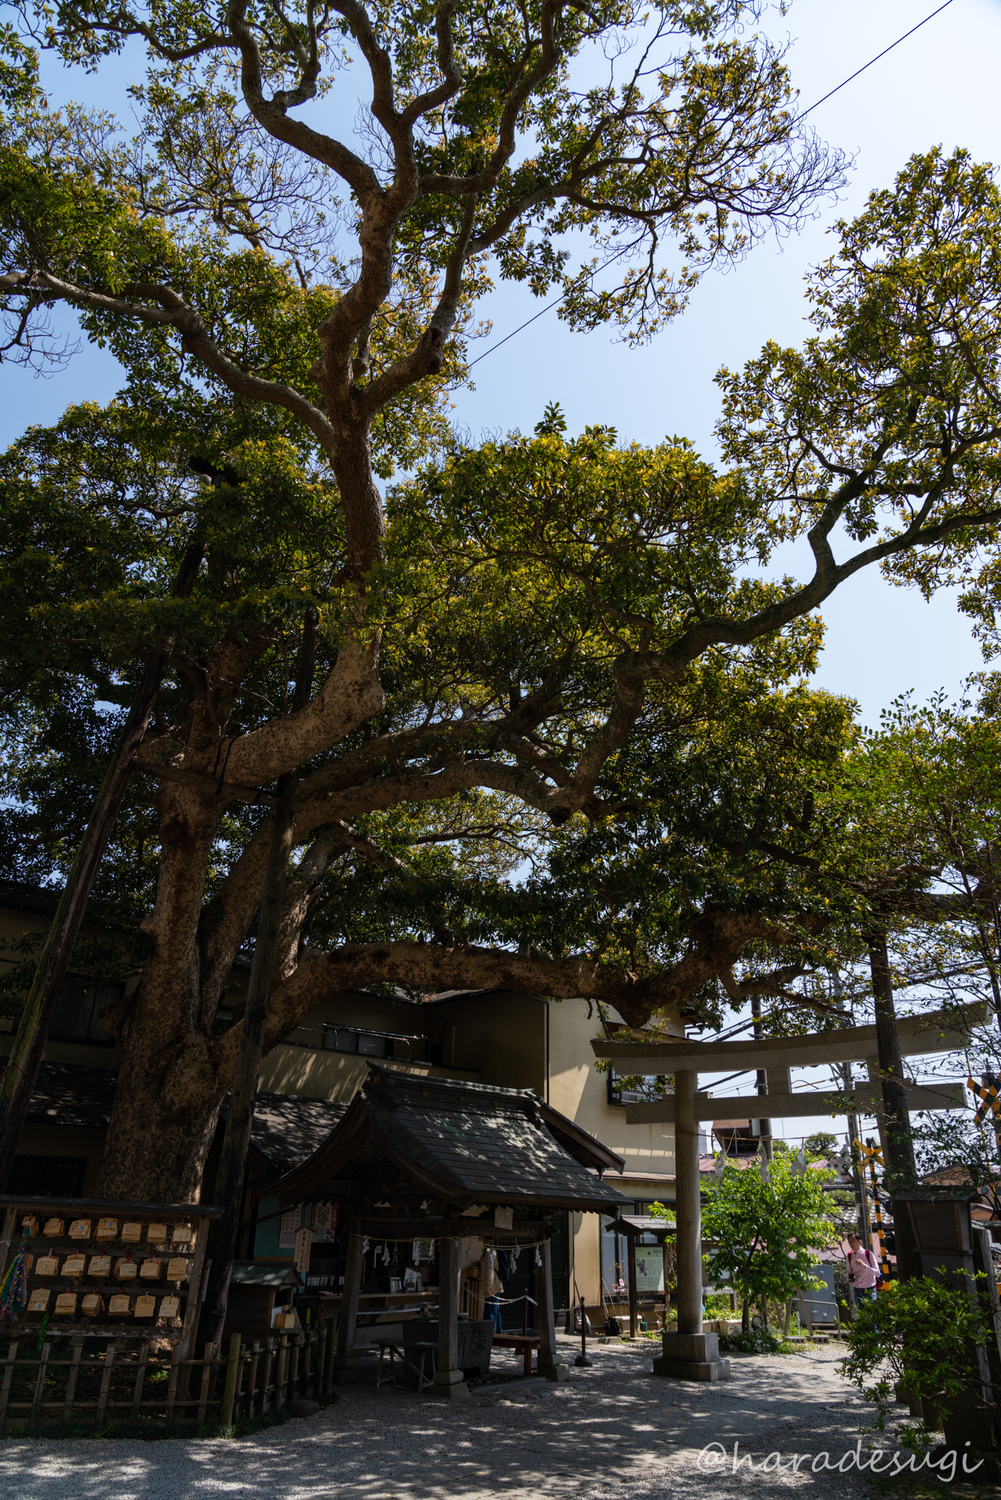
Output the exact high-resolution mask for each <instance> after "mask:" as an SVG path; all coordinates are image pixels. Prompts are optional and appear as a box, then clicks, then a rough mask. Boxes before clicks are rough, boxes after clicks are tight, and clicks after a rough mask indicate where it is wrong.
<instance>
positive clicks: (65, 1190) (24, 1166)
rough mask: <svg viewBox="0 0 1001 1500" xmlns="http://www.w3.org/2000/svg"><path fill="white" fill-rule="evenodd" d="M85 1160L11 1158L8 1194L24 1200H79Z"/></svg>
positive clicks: (69, 1157) (83, 1157)
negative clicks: (13, 1194)
mask: <svg viewBox="0 0 1001 1500" xmlns="http://www.w3.org/2000/svg"><path fill="white" fill-rule="evenodd" d="M86 1167H87V1158H86V1157H85V1156H15V1158H14V1165H13V1166H12V1167H11V1169H10V1181H9V1182H8V1184H7V1191H8V1193H16V1194H17V1195H18V1196H19V1197H25V1198H79V1196H80V1189H81V1188H82V1186H83V1174H84V1171H85V1170H86Z"/></svg>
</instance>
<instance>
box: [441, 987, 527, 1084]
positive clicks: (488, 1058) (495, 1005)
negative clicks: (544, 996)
mask: <svg viewBox="0 0 1001 1500" xmlns="http://www.w3.org/2000/svg"><path fill="white" fill-rule="evenodd" d="M424 1009H426V1012H427V1015H428V1019H429V1021H430V1020H431V1018H432V1016H435V1017H440V1018H441V1020H442V1021H443V1023H444V1026H445V1036H444V1045H445V1053H444V1062H445V1065H446V1066H449V1067H453V1068H460V1069H467V1068H468V1069H478V1070H479V1081H480V1082H481V1083H486V1084H494V1085H496V1086H497V1087H500V1088H508V1089H535V1091H536V1092H537V1093H538V1094H540V1095H542V1096H543V1097H548V1094H547V1079H546V1016H547V1009H548V1007H547V1005H546V1002H545V1001H544V1000H539V999H537V998H536V997H535V996H534V995H525V994H522V993H521V992H519V991H517V990H494V991H489V992H488V993H487V994H485V995H473V996H464V997H462V998H461V999H458V1000H441V1001H437V1002H435V1003H434V1004H433V1005H429V1006H427V1007H426V1008H425V1007H422V1010H424Z"/></svg>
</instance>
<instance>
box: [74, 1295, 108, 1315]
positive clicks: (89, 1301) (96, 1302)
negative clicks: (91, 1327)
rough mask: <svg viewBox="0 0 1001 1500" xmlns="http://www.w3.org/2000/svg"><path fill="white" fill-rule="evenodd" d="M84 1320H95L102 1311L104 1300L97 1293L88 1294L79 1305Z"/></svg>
mask: <svg viewBox="0 0 1001 1500" xmlns="http://www.w3.org/2000/svg"><path fill="white" fill-rule="evenodd" d="M80 1310H81V1312H82V1313H83V1315H84V1317H85V1318H96V1317H98V1316H99V1314H100V1313H103V1311H104V1298H103V1297H102V1296H101V1295H100V1293H99V1292H88V1293H87V1294H86V1296H85V1297H84V1299H83V1301H82V1302H81V1303H80Z"/></svg>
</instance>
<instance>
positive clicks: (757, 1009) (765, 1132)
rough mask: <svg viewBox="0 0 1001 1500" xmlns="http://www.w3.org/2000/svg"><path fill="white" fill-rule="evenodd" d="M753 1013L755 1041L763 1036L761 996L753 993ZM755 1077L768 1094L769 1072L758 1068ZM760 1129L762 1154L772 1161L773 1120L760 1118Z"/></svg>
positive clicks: (758, 1085) (761, 1089) (760, 1088)
mask: <svg viewBox="0 0 1001 1500" xmlns="http://www.w3.org/2000/svg"><path fill="white" fill-rule="evenodd" d="M751 1015H752V1016H753V1017H754V1027H753V1030H754V1039H755V1041H757V1040H758V1039H759V1038H760V1036H761V996H760V995H752V996H751ZM755 1078H756V1082H757V1088H758V1093H759V1094H760V1095H763V1096H764V1095H767V1093H768V1073H767V1072H766V1070H765V1069H764V1068H758V1069H756V1073H755ZM758 1130H759V1132H760V1136H761V1155H762V1157H763V1158H764V1160H765V1161H771V1159H772V1122H771V1120H759V1121H758Z"/></svg>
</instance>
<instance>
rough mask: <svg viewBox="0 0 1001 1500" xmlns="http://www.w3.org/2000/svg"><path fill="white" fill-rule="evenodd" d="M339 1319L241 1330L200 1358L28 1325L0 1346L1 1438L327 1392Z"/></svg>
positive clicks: (230, 1415) (220, 1417) (266, 1405)
mask: <svg viewBox="0 0 1001 1500" xmlns="http://www.w3.org/2000/svg"><path fill="white" fill-rule="evenodd" d="M334 1335H335V1325H334V1324H333V1323H331V1324H329V1325H328V1326H327V1327H323V1328H321V1329H319V1330H315V1329H307V1330H306V1331H305V1332H299V1331H296V1332H290V1333H282V1334H274V1335H272V1336H271V1337H270V1338H269V1339H266V1340H264V1341H263V1342H260V1341H258V1342H254V1343H252V1344H244V1343H243V1341H242V1340H241V1338H240V1335H239V1334H238V1333H234V1334H233V1335H232V1336H231V1338H230V1341H229V1347H228V1349H227V1351H226V1353H225V1354H222V1353H220V1351H219V1350H218V1348H217V1347H213V1346H211V1345H210V1346H209V1347H208V1348H207V1349H206V1350H205V1356H204V1358H202V1359H187V1358H182V1350H181V1348H180V1346H175V1347H174V1348H173V1349H169V1348H168V1349H164V1348H162V1347H160V1346H158V1345H156V1344H154V1343H152V1342H151V1341H150V1340H148V1339H147V1340H144V1341H143V1342H141V1343H137V1342H136V1340H135V1339H134V1338H133V1339H108V1340H106V1341H105V1340H101V1339H95V1338H88V1337H86V1336H84V1335H73V1334H70V1335H68V1336H67V1335H55V1336H53V1337H47V1338H45V1339H44V1340H43V1341H42V1343H41V1346H40V1347H39V1340H38V1339H37V1337H36V1336H34V1334H33V1332H32V1331H29V1330H27V1329H26V1330H25V1331H24V1332H23V1334H22V1335H21V1336H20V1337H19V1338H16V1339H12V1340H11V1342H10V1343H9V1344H8V1345H7V1346H6V1349H4V1350H0V1371H2V1375H3V1378H2V1382H0V1435H2V1434H3V1432H4V1431H5V1430H6V1429H7V1428H8V1427H9V1425H10V1424H11V1423H17V1424H21V1423H25V1422H26V1424H27V1426H28V1427H39V1426H41V1425H42V1424H43V1423H46V1422H70V1421H73V1420H83V1421H87V1422H89V1421H93V1423H94V1425H95V1426H98V1427H100V1426H103V1425H104V1424H105V1423H106V1422H107V1421H109V1420H110V1419H111V1418H113V1417H114V1418H117V1419H119V1420H121V1419H123V1418H124V1419H125V1420H132V1421H136V1420H140V1419H142V1418H152V1419H154V1420H157V1419H159V1420H161V1421H167V1422H177V1421H182V1420H189V1421H198V1422H221V1423H223V1424H224V1425H226V1426H229V1425H230V1424H232V1423H233V1422H238V1421H240V1420H242V1419H244V1418H247V1417H257V1416H261V1415H263V1414H264V1413H265V1412H277V1411H281V1410H282V1409H283V1408H284V1407H286V1406H287V1405H288V1404H289V1402H290V1401H293V1400H295V1399H297V1398H299V1399H302V1398H306V1399H313V1400H317V1399H320V1398H321V1397H324V1396H329V1395H330V1394H331V1390H332V1386H333V1356H334V1348H335V1342H336V1340H335V1336H334Z"/></svg>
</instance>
